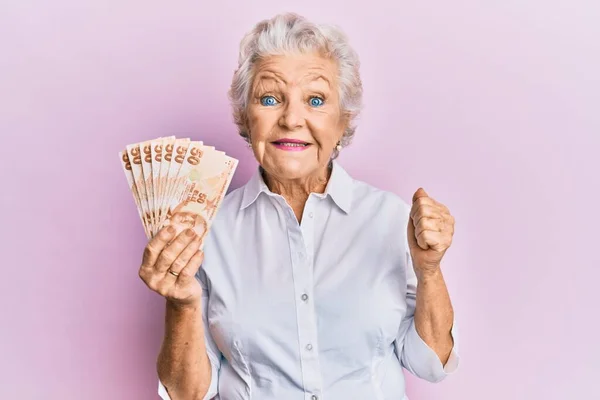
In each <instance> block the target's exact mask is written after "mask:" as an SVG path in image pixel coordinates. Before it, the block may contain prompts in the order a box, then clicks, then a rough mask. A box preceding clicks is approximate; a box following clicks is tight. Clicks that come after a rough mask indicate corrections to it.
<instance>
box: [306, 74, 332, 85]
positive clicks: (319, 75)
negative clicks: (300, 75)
mask: <svg viewBox="0 0 600 400" xmlns="http://www.w3.org/2000/svg"><path fill="white" fill-rule="evenodd" d="M309 77H312V79H311V80H310V82H314V81H318V80H319V79H323V80H324V81H325V82H327V85H329V87H330V88H331V82H329V79H327V77H326V76H325V75H323V74H319V73H315V74H310V75H309Z"/></svg>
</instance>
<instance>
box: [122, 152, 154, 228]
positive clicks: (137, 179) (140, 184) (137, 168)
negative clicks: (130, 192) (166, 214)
mask: <svg viewBox="0 0 600 400" xmlns="http://www.w3.org/2000/svg"><path fill="white" fill-rule="evenodd" d="M126 150H127V156H128V158H129V161H130V165H131V172H132V174H133V183H134V185H135V187H136V189H137V193H138V196H139V199H140V208H141V212H142V215H143V219H144V223H145V225H146V228H147V229H148V232H149V233H152V229H151V228H152V227H151V223H150V214H149V211H148V209H149V207H148V195H147V194H146V183H145V182H144V173H143V171H142V154H141V150H140V144H139V143H135V144H129V145H127V147H126Z"/></svg>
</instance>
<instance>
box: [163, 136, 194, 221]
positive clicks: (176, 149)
mask: <svg viewBox="0 0 600 400" xmlns="http://www.w3.org/2000/svg"><path fill="white" fill-rule="evenodd" d="M190 142H191V141H190V140H186V139H177V140H175V143H174V145H173V152H172V154H171V163H170V165H169V171H168V173H167V182H166V185H165V186H166V189H165V202H164V203H163V215H166V213H167V211H168V207H169V202H170V199H171V198H172V197H173V194H174V192H176V191H177V188H178V185H179V184H180V182H181V181H182V178H181V175H179V171H180V170H181V166H182V165H183V161H184V160H185V156H186V154H187V151H188V148H189V145H190Z"/></svg>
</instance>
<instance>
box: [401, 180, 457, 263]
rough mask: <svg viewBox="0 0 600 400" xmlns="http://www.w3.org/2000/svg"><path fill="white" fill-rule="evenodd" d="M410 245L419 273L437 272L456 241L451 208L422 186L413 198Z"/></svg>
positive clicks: (409, 222) (409, 223) (409, 234)
mask: <svg viewBox="0 0 600 400" xmlns="http://www.w3.org/2000/svg"><path fill="white" fill-rule="evenodd" d="M412 202H413V203H412V208H411V211H410V218H409V221H408V244H409V247H410V253H411V256H412V259H413V265H414V268H415V270H416V271H417V272H424V273H427V272H435V271H436V270H437V269H438V268H440V263H441V261H442V257H444V254H445V253H446V250H448V248H449V247H450V245H451V244H452V236H453V235H454V217H453V216H452V215H451V214H450V211H449V210H448V207H446V206H445V205H443V204H442V203H439V202H437V201H435V200H434V199H432V198H431V197H429V196H428V195H427V193H426V192H425V190H423V189H422V188H419V189H418V190H417V191H416V192H415V194H414V195H413V198H412Z"/></svg>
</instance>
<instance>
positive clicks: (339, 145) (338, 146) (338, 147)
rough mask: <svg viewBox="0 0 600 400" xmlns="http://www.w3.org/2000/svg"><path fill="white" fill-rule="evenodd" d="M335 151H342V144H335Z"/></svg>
mask: <svg viewBox="0 0 600 400" xmlns="http://www.w3.org/2000/svg"><path fill="white" fill-rule="evenodd" d="M335 149H336V150H337V151H341V150H342V143H341V142H337V146H335Z"/></svg>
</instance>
